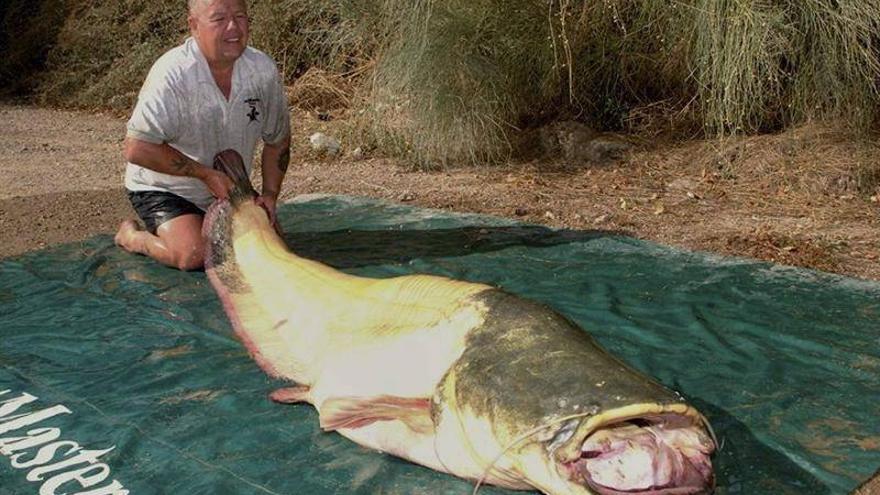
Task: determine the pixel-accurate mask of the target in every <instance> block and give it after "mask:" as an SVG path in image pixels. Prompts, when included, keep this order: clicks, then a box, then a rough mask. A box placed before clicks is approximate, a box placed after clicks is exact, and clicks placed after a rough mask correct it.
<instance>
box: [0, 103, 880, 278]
mask: <svg viewBox="0 0 880 495" xmlns="http://www.w3.org/2000/svg"><path fill="white" fill-rule="evenodd" d="M0 118H2V121H3V122H4V129H3V132H2V134H0V236H2V238H0V241H2V242H0V257H6V256H13V255H16V254H20V253H23V252H26V251H30V250H33V249H39V248H41V247H44V246H47V245H51V244H56V243H60V242H66V241H73V240H79V239H84V238H88V237H91V236H93V235H95V234H101V233H103V234H111V233H113V232H115V229H116V226H117V225H118V224H119V222H120V221H121V220H123V219H124V218H126V217H129V216H132V215H133V212H132V210H131V207H130V206H129V204H128V201H127V199H126V197H125V194H124V191H123V189H122V176H123V170H124V165H123V161H122V158H121V150H122V137H123V135H124V129H125V119H122V118H119V117H114V116H109V115H100V114H91V113H80V112H70V111H59V110H51V109H44V108H36V107H30V106H16V105H11V104H8V103H7V104H0ZM294 121H295V123H294V126H295V136H294V142H295V144H294V151H293V154H294V158H293V162H292V164H291V167H290V170H289V172H288V174H287V177H286V179H285V182H284V187H283V191H282V199H287V198H291V197H293V196H295V195H297V194H302V193H334V194H336V193H339V194H352V195H360V196H369V197H374V198H383V199H388V200H391V201H398V202H407V203H410V204H414V205H419V206H426V207H432V208H443V209H448V210H453V211H459V212H478V213H486V214H491V215H498V216H504V217H511V218H517V219H520V220H522V221H526V222H533V223H541V224H545V225H549V226H555V227H567V228H573V229H603V230H613V231H621V232H624V233H627V234H629V235H632V236H635V237H638V238H642V239H647V240H651V241H656V242H659V243H662V244H666V245H670V246H676V247H681V248H685V249H691V250H702V251H711V252H716V253H721V254H725V255H733V256H745V257H752V258H758V259H762V260H767V261H772V262H775V263H782V264H788V265H795V266H802V267H809V268H814V269H817V270H823V271H827V272H834V273H839V274H843V275H847V276H853V277H859V278H864V279H871V280H880V237H878V235H877V233H878V232H880V230H878V227H880V203H878V194H880V189H878V184H880V147H878V146H877V145H876V144H875V143H876V141H870V140H868V141H854V140H853V139H851V138H849V137H848V136H846V135H845V134H842V133H835V132H834V131H831V130H826V129H822V128H818V127H806V128H801V129H797V130H795V131H790V132H787V133H784V134H779V135H772V136H757V137H750V138H742V139H738V140H733V141H729V142H727V143H719V142H717V141H695V142H694V141H692V142H686V143H663V144H650V145H646V144H644V143H642V144H640V145H637V146H636V147H635V148H634V149H633V150H632V151H631V152H629V153H627V154H626V155H625V156H623V157H622V158H620V159H619V160H613V161H610V162H606V163H601V164H596V163H591V162H588V161H583V162H571V161H566V160H564V159H555V160H546V159H545V160H534V161H528V162H519V163H511V164H509V165H504V166H497V167H480V168H473V167H471V168H466V167H461V168H452V169H447V170H444V171H435V172H424V171H414V170H413V169H412V168H411V167H408V166H406V165H403V164H401V163H399V162H395V161H393V160H389V159H382V158H375V157H371V156H370V155H369V154H367V155H366V157H363V158H360V159H355V158H353V157H352V156H351V153H350V150H351V149H353V148H354V147H355V146H357V143H350V144H349V143H345V142H344V141H343V152H342V153H340V155H339V156H337V157H326V156H319V155H317V154H316V153H315V152H314V151H313V150H311V148H310V146H309V144H308V136H309V135H310V134H311V133H313V132H316V131H324V132H327V133H328V134H333V133H334V132H338V133H341V132H342V131H341V130H339V129H338V127H339V126H340V125H341V124H340V123H337V122H333V121H331V122H326V121H321V120H318V119H317V118H315V117H313V116H310V115H309V114H306V113H300V114H298V113H294ZM334 126H335V127H334ZM347 144H349V145H348V146H347Z"/></svg>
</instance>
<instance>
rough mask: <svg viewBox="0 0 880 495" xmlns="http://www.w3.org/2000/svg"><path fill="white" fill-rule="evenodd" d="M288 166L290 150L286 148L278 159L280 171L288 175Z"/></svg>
mask: <svg viewBox="0 0 880 495" xmlns="http://www.w3.org/2000/svg"><path fill="white" fill-rule="evenodd" d="M288 165H290V148H285V149H284V150H283V151H282V152H281V156H279V157H278V170H280V171H281V173H282V174H286V173H287V166H288Z"/></svg>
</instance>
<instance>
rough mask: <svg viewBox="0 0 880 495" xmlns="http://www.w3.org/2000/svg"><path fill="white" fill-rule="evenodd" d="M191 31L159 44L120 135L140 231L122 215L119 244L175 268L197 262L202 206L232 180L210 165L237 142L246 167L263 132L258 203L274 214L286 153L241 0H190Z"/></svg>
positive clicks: (271, 73)
mask: <svg viewBox="0 0 880 495" xmlns="http://www.w3.org/2000/svg"><path fill="white" fill-rule="evenodd" d="M188 22H189V28H190V33H191V37H190V38H188V39H187V40H186V41H185V42H184V43H183V44H182V45H181V46H178V47H176V48H173V49H172V50H170V51H168V52H167V53H165V54H164V55H163V56H162V57H160V58H159V60H157V61H156V63H155V64H154V65H153V67H152V69H150V73H149V75H148V76H147V79H146V81H145V82H144V86H143V87H142V88H141V92H140V95H139V96H138V102H137V105H136V106H135V109H134V112H133V114H132V116H131V119H130V120H129V122H128V128H127V133H126V140H125V159H126V160H127V161H128V165H127V168H126V172H125V187H126V189H128V193H129V199H130V200H131V203H132V206H133V207H134V209H135V211H136V212H137V214H138V216H139V217H140V218H141V220H142V221H143V222H144V224H145V225H146V230H141V228H140V226H139V225H138V223H137V222H136V221H134V220H126V221H124V222H122V224H121V225H120V226H119V230H118V232H117V233H116V238H115V241H116V244H117V245H119V246H120V247H122V248H123V249H125V250H126V251H129V252H132V253H140V254H144V255H147V256H149V257H151V258H153V259H155V260H157V261H159V262H160V263H163V264H165V265H168V266H171V267H175V268H178V269H180V270H194V269H198V268H201V267H202V265H203V262H204V245H203V244H204V243H203V241H202V236H201V228H202V219H203V217H204V211H205V210H206V209H207V208H208V206H209V205H210V204H211V203H212V202H213V200H214V199H215V198H220V199H226V198H227V196H228V194H229V192H230V190H231V188H232V181H231V180H230V179H229V178H228V177H227V176H226V175H224V174H223V173H221V172H218V171H215V170H213V168H212V167H211V165H212V163H213V160H214V156H215V155H216V154H217V153H219V152H220V151H223V150H225V149H229V148H232V149H235V150H236V151H238V152H239V154H240V155H241V156H242V157H243V158H244V160H245V164H246V166H247V168H248V172H250V170H251V167H252V159H253V156H254V149H255V147H256V144H257V141H258V140H259V139H262V140H263V144H264V146H263V153H262V168H261V173H262V179H263V181H262V182H263V188H262V194H261V196H260V197H259V198H258V202H259V203H260V204H261V205H262V206H263V207H264V208H265V209H266V211H267V212H268V213H269V216H270V218H271V219H272V221H273V222H274V221H275V206H276V201H277V199H278V193H279V191H280V189H281V182H282V180H283V179H284V174H285V173H286V171H287V166H288V163H289V162H290V116H289V114H288V110H287V101H286V96H285V93H284V87H283V86H282V84H281V79H280V76H279V74H278V70H277V68H276V67H275V63H274V62H273V61H272V59H270V58H269V57H268V56H267V55H265V54H264V53H262V52H260V51H258V50H255V49H253V48H250V47H248V46H247V41H248V31H249V18H248V14H247V7H246V5H245V1H244V0H189V17H188Z"/></svg>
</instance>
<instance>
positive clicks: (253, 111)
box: [244, 98, 260, 122]
mask: <svg viewBox="0 0 880 495" xmlns="http://www.w3.org/2000/svg"><path fill="white" fill-rule="evenodd" d="M244 102H245V103H247V104H248V105H249V106H250V107H251V111H250V112H248V113H246V114H245V115H247V117H248V118H249V119H250V121H249V122H254V121H256V122H259V121H260V119H259V118H258V117H259V116H260V112H258V111H257V103H259V102H260V99H259V98H248V99H246V100H244Z"/></svg>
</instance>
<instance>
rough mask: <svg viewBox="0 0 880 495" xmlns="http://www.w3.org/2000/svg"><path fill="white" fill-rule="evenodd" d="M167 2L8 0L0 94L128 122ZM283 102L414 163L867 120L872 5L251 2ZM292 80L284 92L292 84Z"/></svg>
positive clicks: (155, 50) (174, 28) (874, 75)
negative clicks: (600, 135)
mask: <svg viewBox="0 0 880 495" xmlns="http://www.w3.org/2000/svg"><path fill="white" fill-rule="evenodd" d="M183 4H184V2H183V1H182V0H111V1H98V0H6V1H5V2H4V3H3V6H2V7H0V9H2V10H0V17H2V27H3V29H2V32H3V38H4V39H3V43H4V45H5V47H4V50H3V51H4V53H5V55H6V56H4V57H3V58H2V59H0V87H2V88H4V91H6V92H7V93H9V92H12V93H16V94H22V93H23V94H27V95H29V96H31V97H32V98H34V99H35V100H37V101H39V102H41V103H46V104H50V105H55V106H61V107H69V108H81V109H112V110H115V111H118V112H128V111H129V110H130V108H131V107H132V105H133V103H134V101H135V99H136V97H137V92H138V89H139V87H140V84H141V83H142V81H143V78H144V76H145V74H146V72H147V70H148V69H149V67H150V65H151V64H152V62H153V61H155V59H156V58H157V57H158V56H159V55H161V54H162V53H163V52H164V51H166V50H167V49H169V48H170V47H172V46H174V45H176V44H178V43H179V42H180V41H181V40H182V39H183V38H184V37H185V36H186V35H187V33H186V24H185V15H184V10H185V8H184V5H183ZM250 12H251V15H252V18H253V22H252V44H253V45H254V46H257V47H259V48H260V49H262V50H264V51H266V52H267V53H269V54H270V55H272V56H273V57H274V58H275V60H277V61H278V64H279V68H280V69H281V71H282V72H283V75H284V78H285V80H286V81H287V83H288V84H290V85H291V86H293V87H294V88H296V89H298V90H299V91H295V92H294V101H293V103H294V105H297V106H300V107H313V108H319V109H321V110H323V111H329V110H335V109H343V108H344V109H345V110H347V111H349V112H351V115H355V116H360V117H361V118H360V119H359V122H358V124H359V126H358V127H357V130H358V131H359V132H362V133H364V135H365V136H367V137H369V138H370V142H371V143H372V144H373V145H374V146H376V147H380V148H381V149H382V150H383V152H386V153H393V154H397V155H402V156H409V157H410V158H411V159H412V160H413V161H414V163H417V164H419V165H422V166H426V167H437V166H444V165H447V164H451V163H463V162H467V163H497V162H500V161H503V160H507V159H509V158H510V156H511V154H515V153H516V152H517V151H518V150H519V149H521V147H519V146H518V144H519V143H520V142H521V141H522V138H523V136H528V130H530V129H533V128H536V127H540V126H542V125H545V124H547V123H549V122H552V121H559V120H577V121H580V122H584V123H587V124H589V125H590V126H591V127H592V128H594V129H598V130H604V131H622V132H626V133H629V134H637V135H642V136H655V135H657V134H660V133H662V134H664V135H670V134H672V135H673V136H674V137H677V138H694V137H709V136H712V137H720V136H728V135H736V134H742V133H746V134H749V133H752V134H754V133H767V132H777V131H780V130H782V129H785V128H789V127H791V126H797V125H801V124H803V123H805V122H816V121H819V122H833V123H834V124H835V125H843V126H846V128H847V129H848V130H851V131H854V132H856V133H859V134H862V135H864V134H865V133H868V132H870V131H871V130H872V129H875V128H876V125H877V123H878V112H880V0H834V1H833V0H689V1H674V0H673V1H669V0H588V1H587V0H581V1H578V0H541V1H538V0H512V1H510V0H509V1H500V0H445V1H443V2H435V1H428V0H416V1H413V0H275V1H268V0H253V1H252V2H251V5H250ZM297 86H298V88H297Z"/></svg>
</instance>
